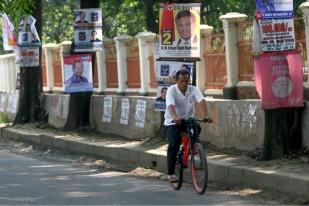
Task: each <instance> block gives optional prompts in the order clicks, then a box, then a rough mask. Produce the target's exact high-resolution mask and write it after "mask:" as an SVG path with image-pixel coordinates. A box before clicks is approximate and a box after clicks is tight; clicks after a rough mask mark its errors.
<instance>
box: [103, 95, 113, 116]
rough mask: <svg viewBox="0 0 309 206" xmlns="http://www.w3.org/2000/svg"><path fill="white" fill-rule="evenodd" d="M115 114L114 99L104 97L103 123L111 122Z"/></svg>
mask: <svg viewBox="0 0 309 206" xmlns="http://www.w3.org/2000/svg"><path fill="white" fill-rule="evenodd" d="M112 114H113V97H111V96H107V97H104V103H103V116H102V122H111V121H112Z"/></svg>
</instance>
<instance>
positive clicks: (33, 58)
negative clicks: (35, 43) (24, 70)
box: [19, 47, 40, 67]
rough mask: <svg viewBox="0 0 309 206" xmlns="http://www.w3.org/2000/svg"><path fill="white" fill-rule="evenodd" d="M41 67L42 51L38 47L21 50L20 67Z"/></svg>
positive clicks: (21, 48)
mask: <svg viewBox="0 0 309 206" xmlns="http://www.w3.org/2000/svg"><path fill="white" fill-rule="evenodd" d="M39 65H40V51H39V48H38V47H32V48H31V47H20V48H19V66H21V67H38V66H39Z"/></svg>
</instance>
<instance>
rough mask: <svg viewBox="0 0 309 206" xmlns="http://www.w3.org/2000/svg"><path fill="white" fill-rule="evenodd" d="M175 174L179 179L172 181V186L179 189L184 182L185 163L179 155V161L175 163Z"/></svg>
mask: <svg viewBox="0 0 309 206" xmlns="http://www.w3.org/2000/svg"><path fill="white" fill-rule="evenodd" d="M175 176H176V178H177V179H178V181H177V182H170V184H171V186H172V188H173V189H174V190H179V189H180V188H181V186H182V182H183V164H182V162H181V161H179V158H178V157H177V162H176V165H175Z"/></svg>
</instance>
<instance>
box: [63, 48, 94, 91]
mask: <svg viewBox="0 0 309 206" xmlns="http://www.w3.org/2000/svg"><path fill="white" fill-rule="evenodd" d="M63 62H64V79H65V84H64V85H65V87H64V88H65V89H64V91H65V92H68V93H72V92H87V91H92V90H93V79H92V58H91V55H90V54H80V55H70V56H65V57H64V58H63Z"/></svg>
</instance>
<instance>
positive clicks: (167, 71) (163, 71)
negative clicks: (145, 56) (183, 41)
mask: <svg viewBox="0 0 309 206" xmlns="http://www.w3.org/2000/svg"><path fill="white" fill-rule="evenodd" d="M193 68H194V63H192V62H176V61H158V62H157V68H156V69H157V72H156V73H157V97H156V101H155V105H154V109H155V110H156V111H165V109H166V105H165V95H166V90H167V88H168V87H169V86H171V85H173V84H175V83H176V82H175V75H176V72H177V71H178V70H180V69H187V70H188V71H189V73H190V78H191V82H192V74H193ZM191 82H190V84H191Z"/></svg>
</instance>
